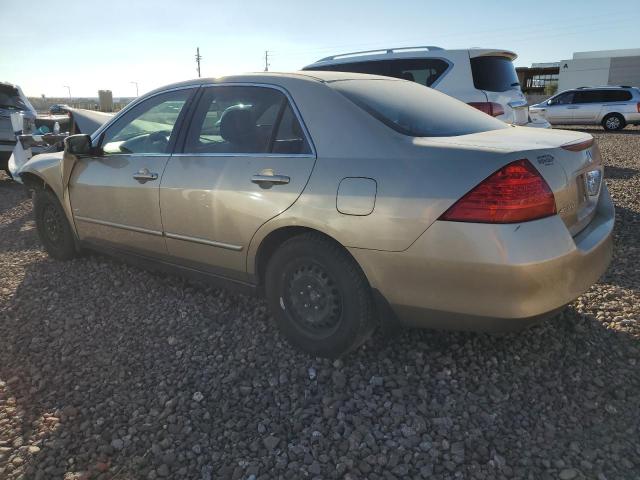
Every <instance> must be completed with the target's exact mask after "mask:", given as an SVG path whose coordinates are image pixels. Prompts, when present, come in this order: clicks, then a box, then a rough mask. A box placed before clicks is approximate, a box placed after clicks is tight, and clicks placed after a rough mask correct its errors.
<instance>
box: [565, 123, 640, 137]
mask: <svg viewBox="0 0 640 480" xmlns="http://www.w3.org/2000/svg"><path fill="white" fill-rule="evenodd" d="M553 128H554V129H560V130H577V131H580V132H586V133H598V134H602V135H640V128H629V127H627V128H625V129H624V130H619V131H617V132H608V131H606V130H605V129H604V128H602V127H595V126H592V127H587V126H580V125H554V126H553Z"/></svg>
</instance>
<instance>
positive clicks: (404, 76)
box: [400, 72, 416, 82]
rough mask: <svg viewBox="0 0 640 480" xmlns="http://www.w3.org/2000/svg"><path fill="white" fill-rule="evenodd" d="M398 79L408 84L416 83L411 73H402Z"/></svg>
mask: <svg viewBox="0 0 640 480" xmlns="http://www.w3.org/2000/svg"><path fill="white" fill-rule="evenodd" d="M400 78H401V79H402V80H409V81H410V82H415V81H416V79H415V77H414V76H413V73H411V72H402V74H401V75H400Z"/></svg>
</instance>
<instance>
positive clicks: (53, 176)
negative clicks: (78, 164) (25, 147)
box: [17, 152, 77, 235]
mask: <svg viewBox="0 0 640 480" xmlns="http://www.w3.org/2000/svg"><path fill="white" fill-rule="evenodd" d="M71 157H72V158H71ZM75 160H76V159H75V156H73V155H68V156H65V154H64V152H54V153H42V154H40V155H35V156H34V157H33V158H31V159H30V160H29V161H28V162H27V163H25V164H24V165H23V166H22V168H21V169H20V170H19V171H18V172H17V173H18V175H20V176H21V177H22V176H23V175H25V176H26V175H35V176H36V177H38V178H39V179H41V180H42V181H43V182H44V184H45V185H47V186H48V187H49V188H50V189H51V190H52V191H53V193H55V194H56V197H58V200H59V201H60V204H61V205H62V208H63V209H64V212H65V214H66V215H67V219H68V220H69V225H71V228H72V230H73V231H74V234H76V235H77V233H76V231H75V222H74V221H73V214H72V211H71V203H70V201H69V178H70V177H71V172H72V170H73V166H74V165H75Z"/></svg>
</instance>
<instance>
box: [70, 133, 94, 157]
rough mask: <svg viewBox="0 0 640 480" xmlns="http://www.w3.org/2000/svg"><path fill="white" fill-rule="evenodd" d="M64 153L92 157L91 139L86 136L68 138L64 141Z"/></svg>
mask: <svg viewBox="0 0 640 480" xmlns="http://www.w3.org/2000/svg"><path fill="white" fill-rule="evenodd" d="M64 151H65V153H71V154H73V155H77V156H86V155H91V154H92V151H93V148H92V146H91V137H90V136H89V135H84V134H79V135H70V136H68V137H67V138H65V139H64Z"/></svg>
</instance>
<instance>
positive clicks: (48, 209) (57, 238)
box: [42, 204, 63, 245]
mask: <svg viewBox="0 0 640 480" xmlns="http://www.w3.org/2000/svg"><path fill="white" fill-rule="evenodd" d="M42 221H43V224H44V232H45V234H46V236H47V239H48V240H49V241H50V242H51V243H53V244H54V245H59V244H60V242H61V241H62V229H63V223H62V222H63V219H62V216H61V214H60V212H59V211H58V209H57V208H56V207H55V206H54V205H51V204H48V205H46V206H45V207H44V210H43V212H42Z"/></svg>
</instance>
